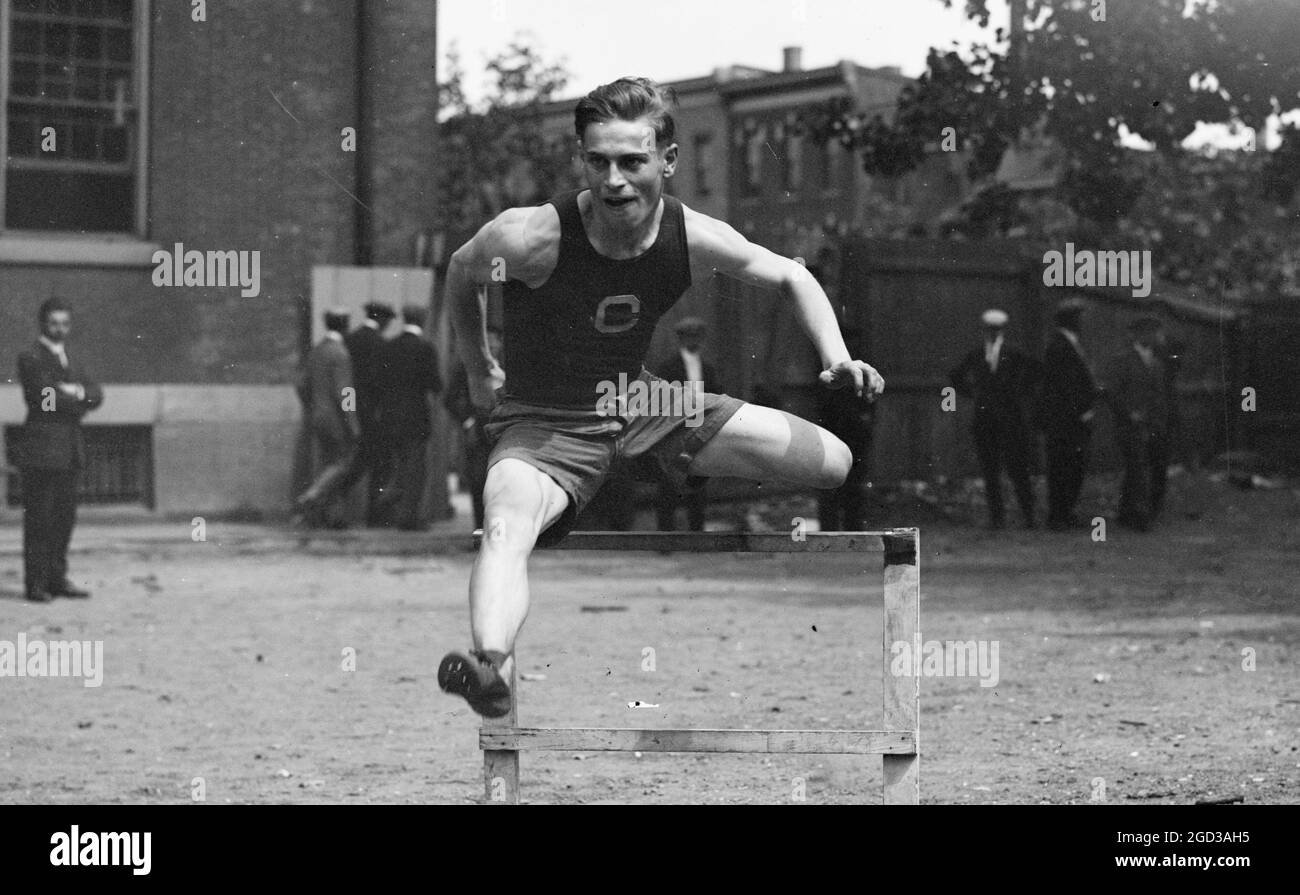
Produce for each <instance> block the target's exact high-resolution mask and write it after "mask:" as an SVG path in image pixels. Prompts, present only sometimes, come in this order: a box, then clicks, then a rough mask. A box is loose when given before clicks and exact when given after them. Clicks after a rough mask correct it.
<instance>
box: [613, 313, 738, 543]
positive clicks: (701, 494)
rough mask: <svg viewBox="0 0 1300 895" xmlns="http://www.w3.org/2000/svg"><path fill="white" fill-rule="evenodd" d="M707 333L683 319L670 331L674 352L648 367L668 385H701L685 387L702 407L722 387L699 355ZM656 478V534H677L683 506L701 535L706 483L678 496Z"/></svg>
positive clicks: (690, 524) (690, 486)
mask: <svg viewBox="0 0 1300 895" xmlns="http://www.w3.org/2000/svg"><path fill="white" fill-rule="evenodd" d="M707 330H708V326H707V324H705V322H704V321H703V320H701V319H700V318H699V317H683V318H682V319H681V320H679V321H677V325H676V326H674V327H673V332H675V333H676V334H677V351H676V352H674V353H673V354H671V355H669V356H667V357H664V358H662V359H660V360H659V361H658V362H656V363H655V364H654V365H653V366H652V367H650V372H652V373H654V374H655V375H656V376H658V377H659V378H661V379H667V380H669V381H670V382H681V383H687V382H699V383H701V384H700V385H698V386H687V387H688V388H697V389H698V390H699V392H700V393H701V397H700V399H699V401H700V405H701V406H703V396H702V393H703V392H714V393H717V392H718V390H719V388H720V387H721V386H720V384H719V383H718V377H717V373H716V372H715V370H714V369H713V367H712V365H710V364H707V363H705V362H704V357H703V354H702V353H701V352H702V349H703V347H704V336H705V333H706V332H707ZM655 477H656V478H657V479H658V480H659V481H658V485H657V490H656V492H655V517H656V520H657V523H658V526H659V530H660V531H676V530H677V507H678V506H679V505H680V504H682V503H684V504H686V524H687V526H688V527H689V528H690V530H691V531H704V516H705V513H706V511H707V510H708V505H709V496H708V491H707V484H706V482H705V481H700V482H698V483H697V482H688V483H687V486H686V490H685V491H684V492H683V493H679V492H678V490H677V488H676V487H675V486H674V485H673V483H672V482H671V481H670V480H669V479H668V477H667V476H666V475H664V474H662V472H661V471H658V470H657V471H656V476H655ZM629 527H630V526H629Z"/></svg>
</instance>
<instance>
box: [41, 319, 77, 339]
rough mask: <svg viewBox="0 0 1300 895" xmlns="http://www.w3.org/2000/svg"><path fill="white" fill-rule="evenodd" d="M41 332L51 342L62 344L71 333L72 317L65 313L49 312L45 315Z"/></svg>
mask: <svg viewBox="0 0 1300 895" xmlns="http://www.w3.org/2000/svg"><path fill="white" fill-rule="evenodd" d="M41 332H42V333H44V334H45V338H47V339H49V340H50V341H51V342H62V341H63V340H64V339H66V338H67V337H68V333H70V332H72V315H71V314H69V313H68V312H67V311H51V312H50V313H48V314H46V315H45V322H44V323H42V324H41Z"/></svg>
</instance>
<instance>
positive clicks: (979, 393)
mask: <svg viewBox="0 0 1300 895" xmlns="http://www.w3.org/2000/svg"><path fill="white" fill-rule="evenodd" d="M948 379H949V381H950V382H951V383H952V386H953V388H955V389H956V390H957V394H959V395H962V396H963V397H971V398H974V400H975V426H976V428H979V427H982V426H991V425H996V424H1004V425H1013V426H1024V425H1027V424H1028V421H1029V416H1028V410H1027V409H1028V408H1030V407H1033V406H1034V404H1035V403H1036V396H1037V392H1038V388H1039V386H1040V384H1041V381H1042V365H1041V364H1039V363H1038V361H1036V360H1034V359H1033V358H1032V357H1030V356H1029V355H1027V354H1025V353H1024V352H1023V351H1020V350H1019V349H1017V348H1012V347H1011V346H1010V345H1008V344H1007V343H1006V342H1003V343H1002V350H1001V352H1000V353H999V354H998V368H997V372H990V371H989V365H988V363H987V362H986V361H985V360H984V346H983V344H981V345H980V347H979V348H976V349H974V350H973V351H971V352H970V354H968V355H966V357H964V358H963V359H962V362H961V363H960V364H958V365H957V367H956V368H954V369H953V370H952V372H951V373H949V374H948Z"/></svg>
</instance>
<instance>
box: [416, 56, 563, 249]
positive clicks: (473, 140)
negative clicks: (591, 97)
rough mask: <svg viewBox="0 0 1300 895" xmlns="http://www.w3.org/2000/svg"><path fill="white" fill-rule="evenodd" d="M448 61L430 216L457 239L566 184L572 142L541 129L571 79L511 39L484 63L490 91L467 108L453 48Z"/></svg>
mask: <svg viewBox="0 0 1300 895" xmlns="http://www.w3.org/2000/svg"><path fill="white" fill-rule="evenodd" d="M447 60H448V74H447V77H446V78H445V79H444V83H443V84H441V85H440V86H439V97H438V99H439V103H438V104H439V118H440V121H441V123H440V125H439V137H440V141H441V152H440V153H439V162H440V164H439V168H440V170H439V176H438V203H437V208H436V209H435V218H436V222H437V225H438V226H439V227H440V228H441V229H443V230H445V231H446V232H447V233H448V235H449V236H450V238H451V239H452V241H455V242H459V241H461V240H463V239H465V238H468V236H469V235H470V234H472V233H473V232H474V231H475V230H477V229H478V228H479V227H480V226H482V225H483V224H484V223H486V222H487V221H488V220H490V219H491V218H492V217H494V216H496V215H497V214H499V213H500V212H501V211H503V210H504V209H506V208H508V207H511V206H514V205H528V204H533V203H536V202H538V201H541V200H542V199H544V198H545V197H547V196H549V195H551V194H552V193H554V192H555V191H556V190H558V189H561V188H563V187H564V186H566V185H567V184H568V183H569V181H570V177H571V173H570V172H571V169H572V162H571V160H572V156H573V141H572V139H571V138H567V137H552V136H549V135H547V134H546V133H545V131H544V129H543V127H542V110H543V106H544V105H545V104H546V103H547V102H549V101H551V100H552V99H554V98H555V97H556V95H557V94H558V93H560V91H562V90H563V89H564V88H565V86H566V85H567V84H568V79H569V75H568V72H567V70H566V69H565V67H564V64H563V62H562V61H559V62H550V61H547V60H546V59H544V58H543V57H542V55H541V54H540V53H539V52H538V51H537V50H535V49H534V48H533V47H532V46H530V45H529V44H528V43H526V42H525V38H523V37H522V36H517V37H516V38H514V39H513V40H512V41H511V42H510V43H509V45H508V46H507V47H506V48H505V49H504V50H502V51H501V52H499V53H498V54H497V55H495V56H493V57H492V58H491V59H489V60H488V61H487V62H486V63H485V65H484V69H485V71H486V72H488V73H489V74H490V76H491V89H490V91H489V93H488V95H487V96H486V97H485V99H484V100H483V101H482V102H480V103H478V104H473V103H471V102H470V101H469V100H468V99H467V98H466V95H465V89H464V88H465V71H464V68H463V66H462V63H461V59H460V53H459V51H458V50H457V48H456V46H455V45H454V44H453V45H452V47H451V48H450V50H449V51H448V53H447Z"/></svg>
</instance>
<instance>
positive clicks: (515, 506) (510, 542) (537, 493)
mask: <svg viewBox="0 0 1300 895" xmlns="http://www.w3.org/2000/svg"><path fill="white" fill-rule="evenodd" d="M516 464H518V465H516ZM568 503H569V499H568V495H567V494H565V493H564V491H563V489H561V488H560V486H559V485H557V484H556V483H555V481H554V480H552V479H551V478H550V476H548V475H546V474H545V473H543V472H541V471H539V470H537V469H535V468H533V467H531V466H528V465H527V464H522V463H518V461H511V460H502V461H501V462H500V463H498V464H497V465H495V466H493V467H492V469H491V470H489V471H488V477H487V481H486V482H485V483H484V486H483V540H484V544H485V545H492V546H504V547H509V548H514V549H525V550H526V549H530V548H531V547H532V546H533V544H534V543H535V542H536V541H537V537H538V535H540V534H541V533H542V531H543V530H545V528H546V527H547V526H548V525H550V524H551V523H552V522H554V521H555V520H556V519H558V518H559V517H560V515H561V514H562V513H563V512H564V510H565V508H566V507H567V506H568Z"/></svg>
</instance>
